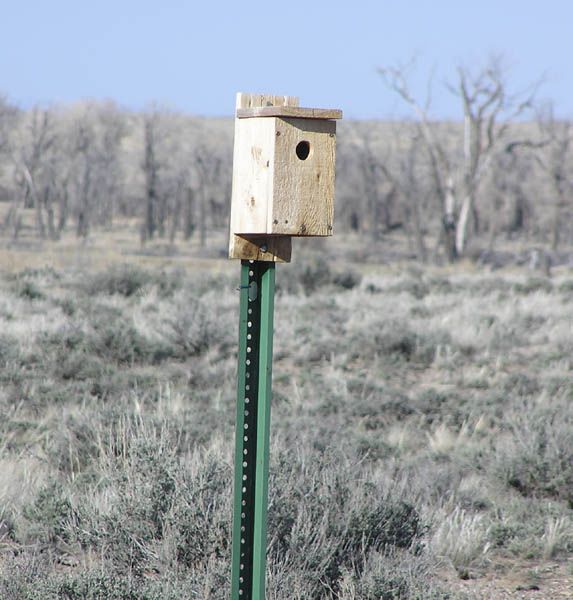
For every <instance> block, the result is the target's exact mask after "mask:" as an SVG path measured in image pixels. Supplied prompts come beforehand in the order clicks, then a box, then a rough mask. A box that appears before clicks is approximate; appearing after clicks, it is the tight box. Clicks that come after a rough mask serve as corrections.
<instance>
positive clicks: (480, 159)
mask: <svg viewBox="0 0 573 600" xmlns="http://www.w3.org/2000/svg"><path fill="white" fill-rule="evenodd" d="M379 72H380V74H381V76H382V78H383V81H384V82H385V84H386V85H387V87H388V88H389V89H390V90H392V91H393V92H394V93H396V94H397V95H398V96H399V97H400V98H401V99H402V100H403V101H404V102H406V103H407V104H408V105H409V106H410V107H411V108H412V110H413V111H414V113H415V115H416V118H417V124H418V128H419V133H420V139H421V140H422V141H423V143H424V146H425V148H426V152H427V155H428V161H429V164H430V167H431V174H432V180H433V186H434V193H435V194H436V196H437V197H438V198H439V199H440V204H441V206H442V230H443V238H444V240H445V246H446V253H447V256H448V259H449V260H450V261H454V260H455V259H456V258H458V257H459V256H461V255H462V254H463V253H464V251H465V249H466V246H467V241H468V235H469V224H470V221H471V220H472V219H473V221H474V224H475V228H476V229H477V228H478V225H479V213H478V207H477V202H476V200H477V194H478V189H479V185H480V182H481V180H482V178H483V175H484V174H485V172H486V171H487V170H488V168H489V167H490V164H491V161H492V158H493V157H494V155H495V152H496V151H497V150H498V148H499V147H500V146H501V144H502V143H507V142H508V139H507V138H508V135H509V128H510V125H511V121H512V120H513V119H515V118H517V117H519V116H522V115H523V114H524V113H525V112H526V111H528V110H529V109H530V108H531V107H532V101H533V97H534V93H535V90H536V89H537V86H533V87H532V88H531V89H530V90H527V91H526V92H525V93H521V94H516V95H510V94H508V91H507V84H506V82H505V78H504V73H503V69H502V66H501V61H500V59H499V58H493V59H491V60H490V61H489V62H488V63H487V64H486V65H485V66H484V67H483V68H481V69H479V70H478V71H477V72H476V73H475V74H474V73H472V72H471V71H470V70H469V69H467V68H464V67H458V69H457V77H456V82H455V84H453V85H449V86H448V88H449V90H450V91H451V92H452V93H454V94H455V95H456V96H457V97H458V98H459V99H460V104H461V108H462V111H463V135H462V148H461V150H462V152H461V156H462V160H461V161H459V162H458V161H456V160H455V157H454V156H453V155H452V153H451V152H449V148H448V147H447V145H446V143H445V141H444V139H443V137H442V135H441V134H440V124H439V123H438V122H436V121H435V120H433V119H432V118H431V115H430V103H429V100H427V101H426V102H425V103H422V102H420V101H419V100H417V99H416V98H415V97H414V95H413V94H412V93H411V90H410V86H409V83H408V78H407V72H406V69H405V68H404V67H399V68H393V67H386V68H382V69H379ZM429 87H430V86H429ZM442 127H443V125H442Z"/></svg>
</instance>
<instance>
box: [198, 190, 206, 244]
mask: <svg viewBox="0 0 573 600" xmlns="http://www.w3.org/2000/svg"><path fill="white" fill-rule="evenodd" d="M205 204H206V200H205V188H203V190H202V194H201V202H200V203H199V236H200V237H199V243H200V245H201V248H204V247H205V244H206V243H207V215H206V214H205V213H206V210H205V208H206V207H205Z"/></svg>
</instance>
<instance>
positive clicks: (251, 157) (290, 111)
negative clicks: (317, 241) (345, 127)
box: [229, 94, 342, 262]
mask: <svg viewBox="0 0 573 600" xmlns="http://www.w3.org/2000/svg"><path fill="white" fill-rule="evenodd" d="M341 117H342V111H340V110H336V109H317V108H301V107H299V106H298V98H293V97H290V96H266V95H260V94H238V95H237V113H236V119H235V149H234V155H233V193H232V199H231V232H230V233H231V235H230V244H229V257H230V258H241V259H252V260H263V261H265V260H266V261H279V262H288V261H289V260H290V254H291V238H292V237H293V236H296V237H312V236H328V235H332V227H333V217H334V167H335V146H336V121H335V119H340V118H341Z"/></svg>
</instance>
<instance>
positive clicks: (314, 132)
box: [267, 118, 336, 236]
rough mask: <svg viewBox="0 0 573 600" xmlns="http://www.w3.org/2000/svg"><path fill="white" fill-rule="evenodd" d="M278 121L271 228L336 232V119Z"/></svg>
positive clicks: (288, 231)
mask: <svg viewBox="0 0 573 600" xmlns="http://www.w3.org/2000/svg"><path fill="white" fill-rule="evenodd" d="M273 120H275V119H273ZM275 121H276V125H275V128H276V130H275V149H274V169H273V171H274V173H273V175H274V177H273V200H272V209H271V210H270V211H269V215H268V217H269V222H268V225H267V231H268V233H272V234H280V235H291V236H327V235H332V227H333V218H334V169H335V148H336V121H333V120H329V119H297V118H278V119H276V120H275Z"/></svg>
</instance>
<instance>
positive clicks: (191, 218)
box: [183, 188, 195, 241]
mask: <svg viewBox="0 0 573 600" xmlns="http://www.w3.org/2000/svg"><path fill="white" fill-rule="evenodd" d="M194 231H195V194H194V192H193V190H192V189H191V188H187V198H186V202H185V216H184V221H183V237H184V238H185V241H189V240H190V239H191V236H192V235H193V232H194Z"/></svg>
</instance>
